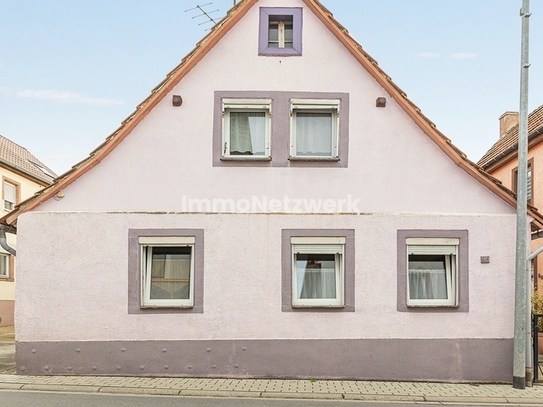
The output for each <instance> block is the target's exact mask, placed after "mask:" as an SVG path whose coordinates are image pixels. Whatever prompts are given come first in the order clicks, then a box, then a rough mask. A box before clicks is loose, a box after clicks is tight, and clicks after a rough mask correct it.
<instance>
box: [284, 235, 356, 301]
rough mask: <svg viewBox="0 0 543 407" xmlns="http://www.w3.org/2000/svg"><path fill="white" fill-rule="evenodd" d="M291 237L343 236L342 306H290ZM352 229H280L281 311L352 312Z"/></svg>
mask: <svg viewBox="0 0 543 407" xmlns="http://www.w3.org/2000/svg"><path fill="white" fill-rule="evenodd" d="M292 237H344V238H345V247H344V253H343V268H344V270H343V296H344V297H343V298H344V305H343V307H338V308H335V307H320V306H315V307H307V308H297V307H293V306H292V273H293V272H294V270H293V269H292V243H291V238H292ZM354 238H355V232H354V229H283V230H281V311H282V312H354V311H355V301H354V298H355V295H354V288H355V287H354V283H355V281H354V280H355V253H354Z"/></svg>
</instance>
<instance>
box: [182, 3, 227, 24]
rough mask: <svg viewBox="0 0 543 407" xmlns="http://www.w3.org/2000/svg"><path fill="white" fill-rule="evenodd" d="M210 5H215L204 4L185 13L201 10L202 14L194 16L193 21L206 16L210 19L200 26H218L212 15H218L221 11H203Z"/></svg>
mask: <svg viewBox="0 0 543 407" xmlns="http://www.w3.org/2000/svg"><path fill="white" fill-rule="evenodd" d="M210 4H213V3H206V4H202V5H199V4H197V5H196V7H193V8H189V9H188V10H185V13H186V12H187V11H192V10H199V11H200V12H201V13H202V14H198V15H197V16H193V17H192V19H193V20H194V19H195V18H198V17H203V16H205V17H207V18H208V20H206V21H204V22H203V23H200V24H198V25H203V24H207V23H213V24H217V22H216V21H215V20H214V19H213V17H211V16H210V14H211V13H216V12H217V11H219V9H217V10H213V11H205V10H204V9H203V7H205V6H209V5H210Z"/></svg>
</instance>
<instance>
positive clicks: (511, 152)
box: [478, 105, 543, 292]
mask: <svg viewBox="0 0 543 407" xmlns="http://www.w3.org/2000/svg"><path fill="white" fill-rule="evenodd" d="M499 120H500V137H499V138H498V141H496V143H494V145H493V146H492V147H491V148H490V149H489V150H488V151H487V152H486V153H485V154H484V155H483V156H482V157H481V159H480V160H479V162H478V164H479V165H480V166H481V167H483V168H484V169H485V171H486V172H488V173H489V174H491V175H492V176H493V177H496V178H497V179H499V180H500V181H501V182H502V183H503V185H504V186H506V187H507V188H509V189H511V190H513V191H514V192H515V193H516V192H517V168H518V133H519V113H518V112H505V113H504V114H503V115H501V116H500V118H499ZM542 141H543V105H541V106H539V107H538V108H537V109H535V110H534V111H533V112H532V113H530V114H529V115H528V191H527V198H528V204H529V205H532V206H533V207H535V208H541V207H542V206H543V184H541V182H539V180H541V179H543V144H542V143H541V142H542ZM535 232H536V233H532V243H531V251H532V252H534V251H535V250H537V249H538V248H539V247H541V245H542V244H543V243H542V242H543V241H542V240H539V239H540V238H541V237H543V234H538V233H537V231H535ZM532 273H533V283H534V289H536V290H538V291H540V292H543V256H538V257H536V258H535V259H534V260H533V261H532Z"/></svg>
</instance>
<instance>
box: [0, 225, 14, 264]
mask: <svg viewBox="0 0 543 407" xmlns="http://www.w3.org/2000/svg"><path fill="white" fill-rule="evenodd" d="M6 231H7V232H10V231H15V228H13V227H9V228H8V227H7V226H5V225H0V246H2V249H4V250H6V251H7V252H8V253H9V254H13V255H14V256H16V255H17V252H16V251H15V249H14V248H13V247H11V246H10V245H8V242H7V239H6Z"/></svg>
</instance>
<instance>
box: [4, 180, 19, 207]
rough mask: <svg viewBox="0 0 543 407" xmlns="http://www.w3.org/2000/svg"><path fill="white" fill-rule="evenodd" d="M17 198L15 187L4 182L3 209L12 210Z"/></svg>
mask: <svg viewBox="0 0 543 407" xmlns="http://www.w3.org/2000/svg"><path fill="white" fill-rule="evenodd" d="M16 196H17V187H16V186H15V185H13V184H10V183H9V182H4V208H5V209H7V210H9V211H10V210H12V209H13V207H14V205H15V201H16V199H17V198H16Z"/></svg>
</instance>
